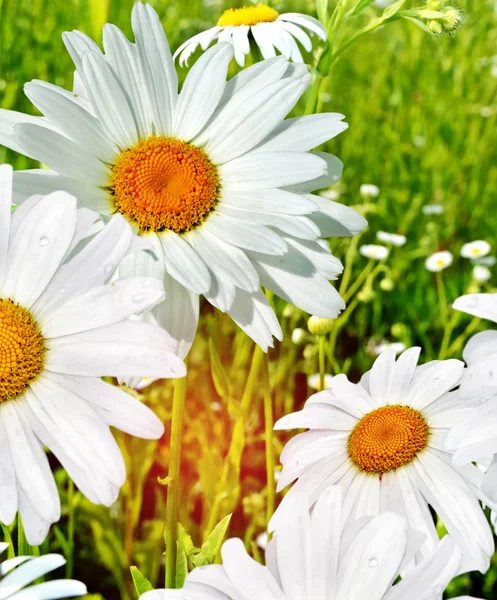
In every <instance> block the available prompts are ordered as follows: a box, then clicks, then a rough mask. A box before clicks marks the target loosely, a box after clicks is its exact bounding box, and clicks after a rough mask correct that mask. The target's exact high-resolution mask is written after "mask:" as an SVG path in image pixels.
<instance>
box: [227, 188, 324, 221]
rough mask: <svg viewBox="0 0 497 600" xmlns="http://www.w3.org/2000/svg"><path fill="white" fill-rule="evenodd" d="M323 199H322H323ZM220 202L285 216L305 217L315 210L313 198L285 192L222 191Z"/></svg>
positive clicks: (274, 190) (277, 190)
mask: <svg viewBox="0 0 497 600" xmlns="http://www.w3.org/2000/svg"><path fill="white" fill-rule="evenodd" d="M323 199H324V198H323ZM221 202H222V203H223V204H226V205H228V206H233V207H234V208H242V209H244V210H252V211H254V212H257V213H260V212H270V213H283V214H285V215H305V214H307V213H312V212H313V211H315V210H316V209H317V205H316V203H315V202H314V200H313V198H309V197H305V196H301V195H300V194H292V193H291V192H287V191H285V190H280V189H278V188H272V189H267V190H236V189H231V190H222V191H221Z"/></svg>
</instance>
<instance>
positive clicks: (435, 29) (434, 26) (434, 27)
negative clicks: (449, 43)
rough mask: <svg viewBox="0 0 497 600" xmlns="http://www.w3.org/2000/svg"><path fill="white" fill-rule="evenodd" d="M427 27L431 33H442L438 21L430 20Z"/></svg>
mask: <svg viewBox="0 0 497 600" xmlns="http://www.w3.org/2000/svg"><path fill="white" fill-rule="evenodd" d="M428 29H429V30H430V33H432V34H433V35H440V34H442V33H443V27H442V25H441V24H440V22H439V21H430V22H429V23H428Z"/></svg>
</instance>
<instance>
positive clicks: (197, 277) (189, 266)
mask: <svg viewBox="0 0 497 600" xmlns="http://www.w3.org/2000/svg"><path fill="white" fill-rule="evenodd" d="M159 239H160V243H161V244H162V248H163V250H164V260H165V264H166V271H167V272H168V273H169V275H171V277H174V278H175V279H176V280H177V281H178V282H179V283H181V285H184V286H185V287H186V288H188V289H189V290H191V291H192V292H194V293H196V294H203V293H204V292H206V291H207V290H208V289H209V287H210V275H209V270H208V269H207V267H206V265H205V262H204V261H203V260H202V258H201V257H200V256H199V255H198V254H197V253H196V252H195V250H194V249H193V248H192V246H191V245H190V244H189V243H188V241H187V240H186V238H185V237H183V236H180V235H178V234H177V233H174V231H168V232H167V233H165V234H163V235H161V236H160V237H159Z"/></svg>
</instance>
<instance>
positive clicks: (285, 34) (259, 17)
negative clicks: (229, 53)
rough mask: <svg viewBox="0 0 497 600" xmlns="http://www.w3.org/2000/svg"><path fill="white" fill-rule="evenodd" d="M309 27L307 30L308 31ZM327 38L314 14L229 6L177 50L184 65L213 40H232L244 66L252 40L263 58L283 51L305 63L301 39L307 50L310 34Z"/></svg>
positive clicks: (260, 6) (229, 41) (238, 61)
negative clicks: (311, 15) (213, 23)
mask: <svg viewBox="0 0 497 600" xmlns="http://www.w3.org/2000/svg"><path fill="white" fill-rule="evenodd" d="M306 30H307V31H306ZM307 32H309V33H311V34H315V35H316V36H318V37H319V38H320V39H322V40H323V41H325V40H326V30H325V28H324V27H323V25H321V23H320V22H319V21H318V20H317V19H315V18H314V17H309V16H308V15H303V14H300V13H283V14H281V15H280V14H279V13H278V11H276V10H275V9H274V8H272V7H270V6H268V5H267V4H257V6H244V7H243V8H229V9H228V10H225V11H224V13H223V14H222V15H221V16H220V17H219V19H218V22H217V25H216V26H215V27H211V28H210V29H207V31H202V32H201V33H198V34H197V35H194V36H193V37H192V38H190V39H189V40H187V41H186V42H185V43H184V44H182V45H181V46H180V47H179V48H178V49H177V50H176V52H175V53H174V58H177V57H179V63H180V65H185V64H188V59H189V58H190V56H191V55H192V54H193V53H194V52H195V50H196V49H197V48H198V47H199V46H200V47H201V48H202V50H206V49H207V48H208V47H209V46H210V45H211V43H212V42H213V41H214V40H216V41H218V42H228V43H230V44H231V45H232V46H233V49H234V53H235V60H236V62H237V63H238V64H239V65H240V66H241V67H243V66H244V65H245V57H246V56H247V54H250V42H251V41H253V42H254V43H255V44H257V46H258V48H259V50H260V52H261V54H262V56H263V58H272V57H274V56H276V53H277V52H279V53H280V54H282V55H283V56H284V57H285V58H287V59H288V60H292V61H293V62H304V60H303V58H302V54H301V52H300V48H299V44H298V43H297V42H299V43H300V44H301V45H302V46H303V48H304V49H305V50H306V52H310V51H311V50H312V41H311V39H310V37H309V35H308V33H307Z"/></svg>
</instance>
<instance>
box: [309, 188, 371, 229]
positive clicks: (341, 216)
mask: <svg viewBox="0 0 497 600" xmlns="http://www.w3.org/2000/svg"><path fill="white" fill-rule="evenodd" d="M307 197H308V198H310V199H312V201H313V202H315V203H316V204H317V206H318V209H319V210H317V211H316V212H313V213H312V214H311V215H309V218H310V219H311V220H312V221H314V223H316V225H317V226H318V227H319V229H320V231H321V237H324V238H327V237H349V236H353V235H357V234H359V233H361V231H363V229H364V228H365V227H366V226H367V224H368V222H367V221H366V219H365V218H364V217H363V216H362V215H360V214H359V213H358V212H357V211H356V210H354V209H353V208H350V207H349V206H345V205H344V204H340V203H339V202H334V201H333V200H328V199H327V198H322V197H321V196H315V195H308V196H307Z"/></svg>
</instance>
